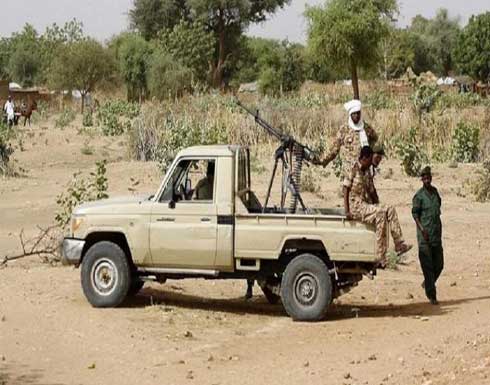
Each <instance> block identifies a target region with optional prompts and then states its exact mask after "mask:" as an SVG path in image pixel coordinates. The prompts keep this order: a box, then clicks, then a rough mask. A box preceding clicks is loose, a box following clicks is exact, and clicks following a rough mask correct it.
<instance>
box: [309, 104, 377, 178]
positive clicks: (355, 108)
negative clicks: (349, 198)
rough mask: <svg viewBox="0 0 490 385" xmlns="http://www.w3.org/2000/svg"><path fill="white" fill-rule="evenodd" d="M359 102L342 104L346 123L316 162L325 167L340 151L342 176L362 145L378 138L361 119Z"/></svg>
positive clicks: (368, 144) (345, 174)
mask: <svg viewBox="0 0 490 385" xmlns="http://www.w3.org/2000/svg"><path fill="white" fill-rule="evenodd" d="M361 106H362V104H361V102H360V101H359V100H355V99H354V100H351V101H350V102H348V103H346V104H344V108H345V109H346V110H347V113H348V115H349V118H348V122H347V125H343V126H342V127H341V128H340V130H339V132H338V133H337V136H336V137H335V140H334V142H333V144H332V146H331V149H330V151H329V152H328V153H327V155H326V157H325V159H324V160H323V161H322V160H318V161H317V163H318V164H321V165H322V166H323V167H326V166H327V165H328V164H329V163H330V162H331V161H333V160H334V159H335V158H336V157H337V155H339V153H340V157H341V159H342V178H345V177H347V176H348V175H349V173H350V170H351V167H352V165H353V164H354V163H356V162H357V158H358V156H359V151H360V150H361V148H362V147H363V146H372V145H374V143H376V141H377V140H378V135H377V134H376V132H375V131H374V130H373V129H372V128H371V126H369V125H368V124H367V123H365V122H364V121H363V120H361Z"/></svg>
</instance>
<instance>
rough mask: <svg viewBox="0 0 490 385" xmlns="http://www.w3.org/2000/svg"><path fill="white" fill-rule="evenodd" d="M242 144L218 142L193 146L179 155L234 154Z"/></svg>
mask: <svg viewBox="0 0 490 385" xmlns="http://www.w3.org/2000/svg"><path fill="white" fill-rule="evenodd" d="M240 148H241V146H238V145H229V144H217V145H210V146H193V147H188V148H185V149H183V150H182V151H180V152H179V156H233V154H234V153H235V152H237V151H238V149H240Z"/></svg>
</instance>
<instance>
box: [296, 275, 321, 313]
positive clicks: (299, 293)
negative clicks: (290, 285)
mask: <svg viewBox="0 0 490 385" xmlns="http://www.w3.org/2000/svg"><path fill="white" fill-rule="evenodd" d="M317 296H318V280H317V279H316V277H315V276H314V275H312V274H310V273H301V274H298V276H297V277H296V279H295V280H294V298H295V300H296V301H297V302H298V303H299V304H301V305H303V306H311V305H312V304H313V303H314V302H315V300H316V298H317Z"/></svg>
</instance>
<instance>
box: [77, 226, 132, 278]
mask: <svg viewBox="0 0 490 385" xmlns="http://www.w3.org/2000/svg"><path fill="white" fill-rule="evenodd" d="M102 241H108V242H112V243H114V244H116V245H118V246H119V247H120V248H121V249H122V250H123V251H124V254H125V255H126V258H127V259H128V262H129V264H130V266H131V268H132V269H133V268H134V263H133V257H132V254H131V248H130V245H129V242H128V239H127V238H126V235H125V234H124V233H123V232H122V231H94V232H92V233H89V234H88V235H87V236H86V237H85V245H84V246H83V250H82V258H81V259H80V263H82V262H83V258H84V257H85V254H87V251H88V250H89V249H90V248H91V247H92V246H93V245H95V244H96V243H98V242H102Z"/></svg>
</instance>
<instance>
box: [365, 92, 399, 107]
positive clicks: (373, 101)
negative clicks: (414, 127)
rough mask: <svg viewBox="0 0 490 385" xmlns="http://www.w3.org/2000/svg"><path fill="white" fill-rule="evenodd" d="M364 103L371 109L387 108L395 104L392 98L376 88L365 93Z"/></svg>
mask: <svg viewBox="0 0 490 385" xmlns="http://www.w3.org/2000/svg"><path fill="white" fill-rule="evenodd" d="M365 103H366V105H368V106H369V107H370V108H371V109H373V110H381V109H388V108H393V107H394V106H395V101H394V100H393V98H391V96H389V95H388V94H387V93H386V91H384V90H382V89H376V90H374V92H371V93H369V94H367V95H366V99H365Z"/></svg>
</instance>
